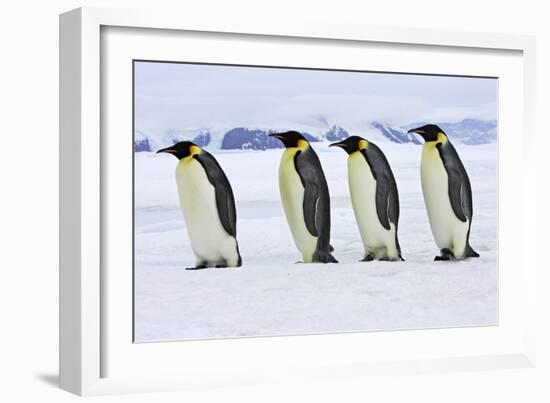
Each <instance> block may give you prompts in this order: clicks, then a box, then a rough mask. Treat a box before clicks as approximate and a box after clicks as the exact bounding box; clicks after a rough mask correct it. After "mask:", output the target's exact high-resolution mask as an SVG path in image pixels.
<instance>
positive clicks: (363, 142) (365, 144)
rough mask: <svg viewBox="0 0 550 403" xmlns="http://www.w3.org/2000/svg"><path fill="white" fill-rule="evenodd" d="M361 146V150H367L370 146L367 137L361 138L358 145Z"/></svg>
mask: <svg viewBox="0 0 550 403" xmlns="http://www.w3.org/2000/svg"><path fill="white" fill-rule="evenodd" d="M357 146H358V147H359V150H366V149H367V147H368V146H369V142H368V141H367V140H365V139H361V140H359V144H358V145H357Z"/></svg>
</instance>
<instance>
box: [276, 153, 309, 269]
mask: <svg viewBox="0 0 550 403" xmlns="http://www.w3.org/2000/svg"><path fill="white" fill-rule="evenodd" d="M296 151H297V149H293V148H287V149H286V150H285V151H284V153H283V156H282V158H281V164H280V166H279V190H280V191H281V199H282V202H283V208H284V210H285V215H286V220H287V222H288V226H289V227H290V232H292V237H293V238H294V242H295V243H296V247H297V248H298V250H299V251H300V252H301V253H302V257H303V259H304V262H306V263H309V262H311V261H312V260H313V253H314V252H315V248H316V247H317V237H314V236H313V235H311V233H310V232H309V231H308V230H307V227H306V222H305V220H304V209H303V203H304V186H303V185H302V181H301V180H300V176H299V175H298V173H297V172H296V169H295V168H294V155H295V154H296Z"/></svg>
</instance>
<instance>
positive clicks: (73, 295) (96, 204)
mask: <svg viewBox="0 0 550 403" xmlns="http://www.w3.org/2000/svg"><path fill="white" fill-rule="evenodd" d="M106 27H118V28H135V29H138V28H139V29H155V30H172V31H171V32H175V31H180V32H193V33H194V35H198V36H200V35H201V33H204V34H207V33H217V34H218V36H223V35H244V36H248V37H253V38H254V40H257V41H261V40H264V39H273V38H275V39H276V38H285V39H287V40H293V41H306V42H307V41H308V40H319V41H332V42H331V43H332V46H338V44H339V43H340V44H342V43H354V44H362V43H377V44H378V45H379V46H390V45H400V46H411V47H423V49H427V48H434V49H435V48H437V49H450V50H453V49H458V50H460V49H467V50H470V51H472V52H475V53H478V54H481V55H482V54H483V53H484V52H490V51H509V52H514V54H515V55H516V61H519V62H518V63H519V65H520V67H521V76H520V77H519V78H517V80H519V81H518V82H516V83H512V84H515V85H517V86H518V87H517V88H519V89H522V90H523V91H522V92H521V91H520V93H521V94H520V97H521V99H519V100H516V101H517V102H519V104H521V107H522V110H521V111H519V112H520V113H519V116H520V117H521V119H520V120H518V121H517V122H512V121H511V120H510V121H509V123H507V124H509V125H510V127H515V128H516V129H518V130H519V131H520V132H521V136H519V134H518V133H517V132H516V133H515V135H516V136H517V137H516V138H515V141H516V142H517V141H518V138H521V142H520V144H521V147H520V148H519V149H520V151H521V156H522V157H521V158H522V161H523V164H522V165H521V167H517V166H516V168H515V169H516V170H517V172H516V174H517V175H521V177H522V186H523V189H533V188H535V187H536V179H534V178H536V175H530V173H532V172H534V170H535V159H534V158H533V156H534V153H535V147H536V145H535V139H534V137H533V136H531V135H529V134H530V133H533V131H534V130H533V129H534V127H535V122H534V119H535V116H534V101H535V95H534V94H535V71H534V70H535V61H534V58H535V41H534V38H533V37H529V36H520V35H504V34H487V33H483V34H482V33H467V32H456V31H442V30H437V31H430V30H418V29H406V28H382V27H369V26H354V25H351V26H350V25H340V24H324V23H323V24H321V23H309V22H305V23H301V24H293V23H291V22H288V23H285V22H284V21H276V22H270V21H268V20H266V21H257V20H256V21H252V20H245V19H244V18H243V20H223V21H215V20H200V19H196V18H194V17H193V16H185V15H174V14H170V13H169V12H158V11H157V12H153V11H150V10H141V11H140V10H116V9H103V8H80V9H77V10H73V11H70V12H67V13H65V14H63V15H61V17H60V385H61V387H62V388H63V389H65V390H68V391H70V392H73V393H76V394H79V395H96V394H112V393H128V392H139V391H160V390H169V389H182V388H199V387H213V386H226V385H238V386H244V385H255V384H261V383H271V382H281V381H296V380H299V379H300V380H301V379H303V380H308V379H310V380H313V379H316V380H319V379H334V378H342V377H357V376H369V375H371V374H377V375H380V374H388V375H395V374H413V373H419V372H444V371H467V370H479V369H492V368H512V367H515V368H518V367H528V366H532V365H534V362H535V346H534V338H535V326H536V323H535V317H534V312H535V311H536V309H535V289H536V272H537V261H536V258H535V254H534V253H522V254H520V255H521V256H519V257H518V258H517V260H515V261H514V262H507V261H504V262H503V261H500V262H499V264H500V265H508V266H510V265H512V264H513V265H514V267H515V268H516V270H513V271H512V270H508V269H506V270H505V273H510V275H508V274H506V275H505V276H504V277H502V278H500V282H501V284H500V285H501V287H503V289H504V290H510V289H511V288H510V287H511V286H512V285H514V287H517V290H516V289H514V290H515V291H514V293H511V292H504V293H503V294H504V295H501V296H500V298H501V301H500V302H501V303H500V309H501V310H505V312H504V313H506V312H508V311H509V310H510V311H511V310H514V314H513V315H512V316H510V317H509V319H508V317H506V316H504V317H503V316H502V311H501V319H503V320H502V322H501V323H500V326H499V327H497V328H488V329H478V330H479V331H477V330H470V331H464V329H442V330H423V331H408V332H378V333H370V334H368V335H364V334H346V335H338V334H333V335H322V336H292V337H276V338H250V339H232V340H208V341H193V342H175V343H157V344H159V345H158V346H152V345H151V344H150V345H149V346H146V347H143V348H141V349H140V351H137V350H135V349H133V346H132V341H131V339H130V340H128V337H127V334H126V333H125V332H126V330H127V329H126V328H127V326H126V328H124V326H123V327H122V330H116V329H115V330H113V329H111V330H110V331H106V329H105V327H106V326H110V324H111V323H112V321H111V322H110V321H109V320H108V319H107V318H109V317H116V315H117V314H116V312H114V311H113V310H112V304H111V303H110V302H108V298H107V297H108V295H109V292H110V291H109V290H107V289H106V287H105V284H106V283H105V279H104V278H103V277H105V272H103V271H102V270H101V267H102V265H104V264H105V259H106V257H105V251H106V250H107V249H108V248H107V247H108V245H106V244H105V242H106V241H105V239H104V237H102V225H104V224H105V222H104V221H102V220H106V219H108V218H106V217H105V216H104V215H102V214H101V209H102V206H103V204H102V203H103V199H102V197H103V196H102V193H104V191H105V190H106V186H107V185H106V182H107V178H108V177H109V175H110V173H109V170H108V169H107V167H106V165H105V157H104V151H105V149H104V147H106V146H108V144H109V142H108V141H102V140H101V139H102V138H101V133H102V131H104V130H105V127H104V126H103V121H102V118H104V117H105V116H104V115H105V111H102V102H101V101H102V92H103V93H106V92H108V90H109V89H108V88H105V87H104V86H105V85H107V84H105V83H104V82H102V80H101V74H102V63H101V55H102V46H105V43H104V42H102V40H103V39H102V30H104V29H105V28H106ZM518 58H519V59H518ZM518 71H519V70H518ZM427 72H429V73H433V72H434V71H427ZM435 72H437V71H435ZM514 77H515V76H514ZM102 86H103V87H102ZM514 105H517V104H514ZM127 107H128V108H131V106H130V105H128V106H127ZM518 122H519V123H521V126H517V125H516V126H513V125H515V124H517V123H518ZM507 133H510V132H509V131H506V130H500V131H499V136H500V135H501V134H502V135H503V136H509V135H510V134H507ZM506 147H507V146H506V142H504V144H501V145H500V151H501V152H500V158H501V161H499V166H500V167H501V168H502V167H503V166H504V167H506V166H507V163H510V161H508V159H509V156H510V155H511V154H509V153H507V151H506ZM508 165H510V164H508ZM506 172H508V171H506ZM506 172H504V173H506ZM500 174H501V175H502V174H503V172H502V170H501V172H500ZM501 178H502V176H501ZM502 180H504V179H501V181H502ZM501 184H502V182H501ZM500 198H506V199H507V200H508V199H509V200H511V199H514V203H516V204H514V206H521V211H520V212H519V213H520V215H519V216H518V217H517V219H515V220H513V221H512V222H510V223H509V225H507V226H500V227H499V228H500V231H501V232H502V236H501V238H502V239H501V240H502V242H504V246H506V245H507V243H506V242H508V241H507V239H508V238H510V236H508V237H506V236H505V235H506V233H505V232H504V231H508V232H514V233H515V235H514V234H508V235H514V236H515V238H518V237H519V238H520V241H518V245H519V244H520V246H518V250H520V251H521V252H527V251H529V250H531V249H530V247H529V245H531V244H533V243H534V240H533V239H532V238H530V237H529V236H528V235H527V234H534V233H536V220H535V209H534V208H528V207H529V206H531V205H532V204H533V203H534V196H529V193H527V192H515V196H514V195H508V194H501V195H499V200H500ZM502 213H506V211H503V212H501V213H500V219H499V223H500V221H501V219H502ZM502 242H501V243H502ZM501 247H502V246H501ZM502 268H505V266H502V267H501V269H502ZM518 268H521V270H517V269H518ZM123 275H126V274H123ZM114 284H118V283H114ZM507 287H508V288H507ZM123 295H124V294H123ZM123 299H124V298H123ZM126 300H127V299H126ZM126 303H128V301H126ZM123 308H124V307H123ZM126 308H127V307H126ZM126 308H124V309H120V311H121V312H123V313H125V312H127V309H126ZM520 317H521V320H519V319H518V318H520ZM113 332H115V333H116V334H115V335H114V336H113V334H112V333H113ZM434 332H435V333H434ZM113 340H114V341H113ZM451 340H462V341H463V342H464V343H465V344H464V348H462V349H455V350H451V349H450V348H449V347H447V346H446V345H438V341H439V342H440V343H445V344H446V343H449V342H450V341H451ZM117 343H118V344H117ZM365 343H367V344H372V345H376V343H382V344H384V343H385V344H390V343H395V344H396V345H403V343H405V345H408V346H414V348H415V349H418V351H417V352H416V353H414V354H410V352H406V351H405V350H404V349H403V348H396V349H395V351H393V352H392V354H391V355H390V354H388V353H387V352H386V350H384V349H381V350H380V351H381V353H380V355H375V354H374V352H373V351H370V352H369V353H368V354H367V353H364V354H361V353H359V352H357V350H355V351H356V352H354V348H357V347H358V346H359V347H361V346H365V345H366V344H365ZM490 343H491V344H493V345H494V346H495V347H494V348H488V347H487V346H488V345H489V344H490ZM342 344H345V346H342ZM340 346H341V348H340ZM365 349H366V350H368V349H367V348H365ZM212 351H215V352H216V355H218V356H219V357H221V358H220V361H218V362H216V364H215V365H210V366H209V365H204V366H202V367H201V366H200V362H201V357H202V358H204V357H205V356H208V354H212V353H211V352H212ZM289 351H290V352H291V354H288V352H289ZM319 351H322V352H323V353H322V354H319ZM388 351H389V350H388ZM285 352H286V353H287V354H285ZM183 353H184V354H186V355H185V356H186V357H188V360H187V362H185V361H184V362H183V363H182V364H180V363H179V362H176V363H174V362H172V361H171V360H169V359H168V358H167V357H169V356H171V355H173V356H174V357H177V356H178V354H183ZM134 354H136V357H137V354H140V355H139V357H140V359H139V360H137V361H138V362H142V363H143V364H142V366H143V367H146V366H149V367H150V368H152V369H153V371H148V370H146V369H144V368H141V369H140V368H135V369H136V371H130V369H129V368H127V367H128V366H134V367H135V365H136V364H135V363H133V362H132V355H134ZM365 354H367V355H365ZM159 357H161V358H159ZM163 357H164V358H163ZM258 357H259V358H258ZM134 358H135V357H134ZM260 358H261V359H260ZM117 360H118V361H117ZM193 360H195V361H193ZM121 361H127V362H128V363H129V364H128V365H127V367H125V366H123V365H119V366H118V367H117V370H111V369H110V368H108V367H109V366H108V365H107V363H108V362H113V363H115V362H121ZM224 362H225V363H227V362H231V363H232V364H231V365H230V366H229V365H223V363H224ZM213 363H214V362H211V363H210V364H213ZM160 365H162V367H163V368H165V369H166V370H161V368H159V366H160ZM191 366H192V368H190V367H191ZM212 368H215V369H212ZM142 370H143V371H142Z"/></svg>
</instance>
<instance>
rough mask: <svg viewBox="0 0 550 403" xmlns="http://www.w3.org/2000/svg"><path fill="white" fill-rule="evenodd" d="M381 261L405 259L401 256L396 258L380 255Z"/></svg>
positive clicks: (401, 260) (400, 260) (402, 260)
mask: <svg viewBox="0 0 550 403" xmlns="http://www.w3.org/2000/svg"><path fill="white" fill-rule="evenodd" d="M378 260H380V261H381V262H404V261H405V259H403V258H402V257H401V256H399V257H397V258H393V257H389V256H382V257H381V258H380V259H378Z"/></svg>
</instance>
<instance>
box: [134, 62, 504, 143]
mask: <svg viewBox="0 0 550 403" xmlns="http://www.w3.org/2000/svg"><path fill="white" fill-rule="evenodd" d="M497 83H498V82H497V80H496V79H485V78H463V77H441V76H421V75H404V74H382V73H365V72H339V71H320V70H297V69H277V68H257V67H238V66H210V65H196V64H177V63H158V62H137V63H136V65H135V96H136V98H135V101H136V104H135V119H136V128H137V129H140V130H145V131H153V132H159V131H164V130H167V129H176V130H177V129H198V128H231V127H236V126H247V127H261V128H269V127H281V126H287V125H291V124H296V125H302V126H308V125H310V126H319V125H321V124H323V123H325V122H327V123H329V124H331V125H332V124H337V125H340V126H343V127H344V128H348V129H351V128H355V127H361V126H362V125H364V124H367V122H370V121H373V120H376V121H382V122H385V123H389V124H394V125H404V124H408V123H413V122H418V121H433V122H436V121H439V122H441V121H456V120H461V119H464V118H480V119H496V116H497Z"/></svg>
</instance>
